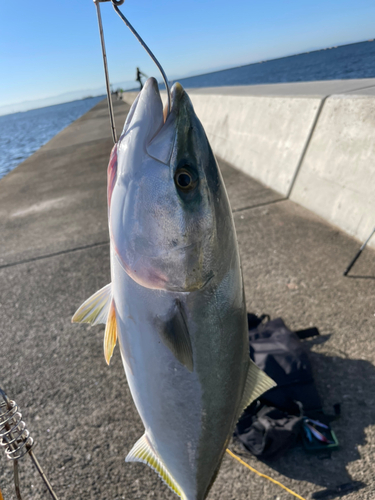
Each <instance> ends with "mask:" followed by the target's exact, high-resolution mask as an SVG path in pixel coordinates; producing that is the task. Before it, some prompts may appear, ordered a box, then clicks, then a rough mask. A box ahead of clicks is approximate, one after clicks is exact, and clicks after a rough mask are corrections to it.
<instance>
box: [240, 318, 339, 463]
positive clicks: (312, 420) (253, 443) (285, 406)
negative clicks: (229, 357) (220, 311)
mask: <svg viewBox="0 0 375 500" xmlns="http://www.w3.org/2000/svg"><path fill="white" fill-rule="evenodd" d="M267 318H268V319H269V316H268V317H267V316H266V315H263V316H262V317H260V318H258V317H257V316H255V315H253V314H249V315H248V326H249V352H250V357H251V359H252V360H253V361H254V362H255V363H256V365H257V366H258V367H259V368H261V369H262V370H263V371H264V372H265V373H267V375H268V376H270V377H271V378H272V379H273V380H275V382H276V383H277V386H276V387H274V388H273V389H271V390H269V391H267V392H265V393H264V394H263V395H262V396H260V397H259V398H258V399H257V400H256V401H255V402H254V403H252V405H250V406H249V407H248V408H246V410H245V412H244V414H243V415H242V417H241V418H240V420H239V422H238V424H237V427H236V430H235V434H234V435H235V437H236V439H238V440H239V441H240V442H241V443H242V444H243V445H244V446H245V448H246V449H247V450H248V451H250V452H251V453H252V454H253V455H255V456H256V457H258V458H261V459H277V458H279V457H280V456H282V455H283V454H284V453H285V452H286V451H287V450H288V449H289V448H290V447H292V446H293V445H294V444H296V443H297V441H299V442H302V444H303V446H304V448H305V450H306V451H308V452H321V451H325V452H326V451H332V450H335V449H337V448H338V440H337V437H336V435H335V433H334V432H333V431H332V429H331V428H330V425H329V424H330V422H331V421H332V420H335V419H336V418H337V417H338V415H339V413H340V405H335V407H334V409H335V415H333V416H331V415H326V414H324V413H323V408H322V406H323V405H322V401H321V398H320V396H319V394H318V391H317V388H316V385H315V381H314V377H313V372H312V367H311V363H310V360H309V357H308V354H307V351H306V349H305V347H304V345H303V344H302V342H301V339H306V338H310V337H313V336H317V335H319V330H318V329H317V328H308V329H305V330H300V331H298V332H292V331H291V330H289V329H288V328H287V327H286V325H285V323H284V321H283V320H282V319H281V318H277V319H275V320H272V321H267V322H266V323H264V322H263V321H264V320H265V319H267Z"/></svg>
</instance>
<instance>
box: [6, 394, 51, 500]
mask: <svg viewBox="0 0 375 500" xmlns="http://www.w3.org/2000/svg"><path fill="white" fill-rule="evenodd" d="M34 445H35V443H34V440H33V438H32V437H31V436H30V433H29V431H28V430H27V428H26V424H25V422H24V421H23V420H22V414H21V412H20V409H19V407H18V405H17V403H16V402H15V401H13V400H11V399H9V398H8V396H7V395H6V393H5V392H4V391H3V390H2V389H1V388H0V446H2V447H3V448H4V451H5V454H6V456H7V457H8V459H9V460H12V461H13V473H14V487H15V490H16V495H17V500H22V496H21V489H20V480H19V473H18V461H19V460H21V459H22V458H23V457H24V456H26V455H29V457H30V458H31V460H32V462H33V464H34V465H35V467H36V469H37V471H38V472H39V474H40V476H41V477H42V479H43V481H44V484H45V485H46V487H47V490H48V491H49V493H50V495H51V496H52V498H53V499H54V500H58V497H57V496H56V494H55V492H54V491H53V489H52V486H51V484H50V482H49V481H48V479H47V477H46V475H45V474H44V472H43V469H42V467H41V465H40V464H39V462H38V460H37V458H36V456H35V454H34V452H33V447H34ZM1 498H2V496H1V492H0V500H1Z"/></svg>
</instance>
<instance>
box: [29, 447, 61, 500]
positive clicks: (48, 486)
mask: <svg viewBox="0 0 375 500" xmlns="http://www.w3.org/2000/svg"><path fill="white" fill-rule="evenodd" d="M29 455H30V457H31V460H32V461H33V462H34V465H35V467H36V468H37V470H38V472H39V474H40V475H41V476H42V479H43V481H44V484H45V485H46V487H47V489H48V491H49V492H50V494H51V496H52V498H53V499H54V500H59V499H58V497H57V496H56V494H55V492H54V491H53V489H52V486H51V484H50V482H49V481H48V479H47V477H46V475H45V474H44V472H43V469H42V467H41V465H40V463H39V462H38V460H37V458H36V456H35V455H34V453H33V451H32V450H30V451H29Z"/></svg>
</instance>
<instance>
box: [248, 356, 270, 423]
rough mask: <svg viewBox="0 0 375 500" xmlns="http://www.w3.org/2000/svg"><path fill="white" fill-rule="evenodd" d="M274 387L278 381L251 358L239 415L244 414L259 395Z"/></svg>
mask: <svg viewBox="0 0 375 500" xmlns="http://www.w3.org/2000/svg"><path fill="white" fill-rule="evenodd" d="M272 387H276V382H274V381H273V380H272V378H270V377H269V376H268V375H266V374H265V373H264V371H263V370H261V369H260V368H258V367H257V365H256V364H255V363H254V362H253V361H252V360H250V364H249V370H248V372H247V378H246V382H245V389H244V391H243V396H242V401H241V407H240V415H239V417H240V416H241V415H242V412H243V410H244V409H245V408H247V407H248V406H249V405H250V404H251V403H252V402H253V401H255V400H256V399H257V398H259V396H261V395H262V394H263V393H264V392H266V391H268V390H270V389H272Z"/></svg>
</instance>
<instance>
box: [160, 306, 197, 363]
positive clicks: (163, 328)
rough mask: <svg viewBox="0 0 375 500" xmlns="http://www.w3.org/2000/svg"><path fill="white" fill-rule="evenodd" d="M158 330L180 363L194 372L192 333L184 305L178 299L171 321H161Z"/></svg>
mask: <svg viewBox="0 0 375 500" xmlns="http://www.w3.org/2000/svg"><path fill="white" fill-rule="evenodd" d="M158 330H159V335H160V338H161V340H162V342H163V344H164V345H165V346H166V347H168V349H169V350H170V351H171V352H172V354H173V355H174V356H175V358H176V359H177V360H178V361H179V362H180V363H182V364H183V365H184V366H185V367H186V368H187V369H188V370H189V371H190V372H192V371H193V369H194V362H193V349H192V346H191V340H190V333H189V330H188V327H187V324H186V320H185V316H184V313H183V310H182V305H181V303H180V301H179V300H178V299H176V301H175V303H174V306H173V310H172V314H171V315H170V317H169V319H168V320H167V321H161V322H160V324H159V328H158Z"/></svg>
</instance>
